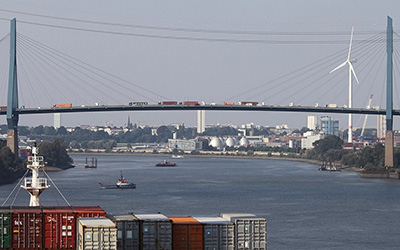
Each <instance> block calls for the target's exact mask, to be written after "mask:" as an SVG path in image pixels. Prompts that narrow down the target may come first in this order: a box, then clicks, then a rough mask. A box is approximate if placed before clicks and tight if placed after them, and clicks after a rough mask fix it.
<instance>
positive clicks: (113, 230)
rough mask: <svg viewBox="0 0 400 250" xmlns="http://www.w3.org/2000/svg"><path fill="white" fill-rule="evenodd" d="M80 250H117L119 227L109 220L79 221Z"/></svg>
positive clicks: (85, 219)
mask: <svg viewBox="0 0 400 250" xmlns="http://www.w3.org/2000/svg"><path fill="white" fill-rule="evenodd" d="M77 249H78V250H94V249H103V250H117V227H116V226H115V224H114V222H112V221H111V220H110V219H108V218H100V217H97V218H79V219H78V248H77Z"/></svg>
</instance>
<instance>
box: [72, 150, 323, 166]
mask: <svg viewBox="0 0 400 250" xmlns="http://www.w3.org/2000/svg"><path fill="white" fill-rule="evenodd" d="M68 154H70V155H131V156H135V155H137V156H159V157H171V156H172V154H163V153H157V154H154V153H145V152H140V153H105V152H68ZM182 156H183V157H188V158H232V159H261V160H281V161H297V162H306V163H310V164H314V165H320V164H321V162H320V161H318V160H314V159H304V158H290V157H277V156H262V155H256V156H247V155H220V154H200V155H191V154H183V155H182Z"/></svg>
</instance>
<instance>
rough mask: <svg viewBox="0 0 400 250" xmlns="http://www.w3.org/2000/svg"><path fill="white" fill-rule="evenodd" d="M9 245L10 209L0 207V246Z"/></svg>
mask: <svg viewBox="0 0 400 250" xmlns="http://www.w3.org/2000/svg"><path fill="white" fill-rule="evenodd" d="M10 247H11V210H10V208H8V207H1V208H0V248H1V249H7V248H10Z"/></svg>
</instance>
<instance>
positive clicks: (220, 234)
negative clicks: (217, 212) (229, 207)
mask: <svg viewBox="0 0 400 250" xmlns="http://www.w3.org/2000/svg"><path fill="white" fill-rule="evenodd" d="M193 219H195V220H198V221H199V222H200V223H201V224H202V225H203V230H204V232H203V237H204V249H210V250H217V249H218V250H234V249H235V224H233V223H232V222H231V221H229V220H227V219H224V218H221V217H193Z"/></svg>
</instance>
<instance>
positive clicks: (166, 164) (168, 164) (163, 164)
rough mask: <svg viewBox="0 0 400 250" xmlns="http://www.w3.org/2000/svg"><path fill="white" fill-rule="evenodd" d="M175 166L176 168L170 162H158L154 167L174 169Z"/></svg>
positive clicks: (173, 163)
mask: <svg viewBox="0 0 400 250" xmlns="http://www.w3.org/2000/svg"><path fill="white" fill-rule="evenodd" d="M175 166H176V164H175V162H170V161H167V160H164V161H163V162H158V163H157V164H156V167H175Z"/></svg>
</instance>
